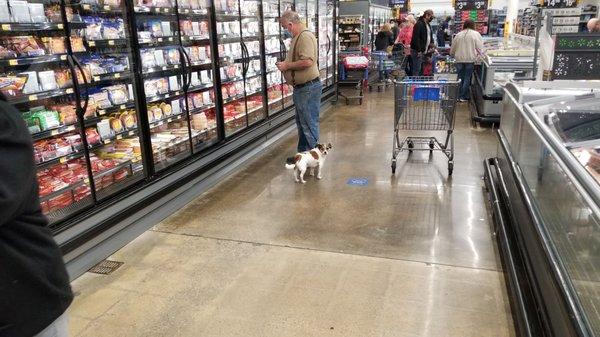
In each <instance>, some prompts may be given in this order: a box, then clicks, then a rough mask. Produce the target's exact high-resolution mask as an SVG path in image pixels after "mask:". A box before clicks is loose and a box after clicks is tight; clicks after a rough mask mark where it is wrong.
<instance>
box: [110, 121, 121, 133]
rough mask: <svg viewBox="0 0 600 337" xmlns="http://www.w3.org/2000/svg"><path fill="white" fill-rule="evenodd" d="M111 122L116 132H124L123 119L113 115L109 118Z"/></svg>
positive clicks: (111, 126)
mask: <svg viewBox="0 0 600 337" xmlns="http://www.w3.org/2000/svg"><path fill="white" fill-rule="evenodd" d="M109 123H110V128H111V129H112V130H113V131H114V132H115V133H121V132H123V123H121V120H120V119H119V118H116V117H111V118H110V119H109Z"/></svg>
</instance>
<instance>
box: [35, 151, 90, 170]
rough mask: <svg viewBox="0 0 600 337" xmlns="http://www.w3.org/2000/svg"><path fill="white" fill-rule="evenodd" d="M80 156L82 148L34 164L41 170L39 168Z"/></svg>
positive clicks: (62, 162) (81, 155)
mask: <svg viewBox="0 0 600 337" xmlns="http://www.w3.org/2000/svg"><path fill="white" fill-rule="evenodd" d="M81 157H83V150H80V151H75V152H71V153H69V154H67V155H64V156H60V157H56V158H54V159H50V160H46V161H44V162H41V163H38V164H36V166H37V168H38V169H39V170H41V169H44V168H47V167H50V166H52V165H56V164H64V163H66V162H68V161H69V160H73V159H78V158H81Z"/></svg>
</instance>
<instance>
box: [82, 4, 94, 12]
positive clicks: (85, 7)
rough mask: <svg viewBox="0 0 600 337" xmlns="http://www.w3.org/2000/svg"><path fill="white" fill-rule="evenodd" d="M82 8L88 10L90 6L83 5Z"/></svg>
mask: <svg viewBox="0 0 600 337" xmlns="http://www.w3.org/2000/svg"><path fill="white" fill-rule="evenodd" d="M83 9H85V10H86V11H89V10H90V9H92V6H90V5H87V4H86V5H83Z"/></svg>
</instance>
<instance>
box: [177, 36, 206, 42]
mask: <svg viewBox="0 0 600 337" xmlns="http://www.w3.org/2000/svg"><path fill="white" fill-rule="evenodd" d="M181 41H182V42H206V43H208V42H210V37H208V36H187V35H183V36H182V37H181Z"/></svg>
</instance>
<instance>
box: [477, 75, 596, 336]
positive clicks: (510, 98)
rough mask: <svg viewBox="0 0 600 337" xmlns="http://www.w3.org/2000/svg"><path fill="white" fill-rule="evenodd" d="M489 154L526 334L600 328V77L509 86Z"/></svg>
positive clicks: (495, 203) (493, 193) (490, 181)
mask: <svg viewBox="0 0 600 337" xmlns="http://www.w3.org/2000/svg"><path fill="white" fill-rule="evenodd" d="M497 135H498V139H499V146H498V153H497V156H496V157H494V158H490V159H487V160H485V161H484V167H485V180H486V187H487V190H488V194H489V198H490V203H491V207H492V209H493V214H494V220H495V221H494V223H495V232H496V234H497V239H498V246H499V250H500V253H501V258H502V262H503V267H504V270H505V272H506V273H505V275H506V278H507V282H506V283H507V285H508V289H509V295H510V299H511V306H512V309H513V313H514V317H515V325H516V328H517V335H520V336H561V337H570V336H600V310H598V308H600V82H598V81H596V82H593V81H587V82H583V81H552V82H528V81H524V82H521V83H518V84H517V83H515V82H514V81H511V82H509V83H507V84H506V85H505V86H504V88H503V102H502V114H501V123H500V128H499V130H498V131H497Z"/></svg>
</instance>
